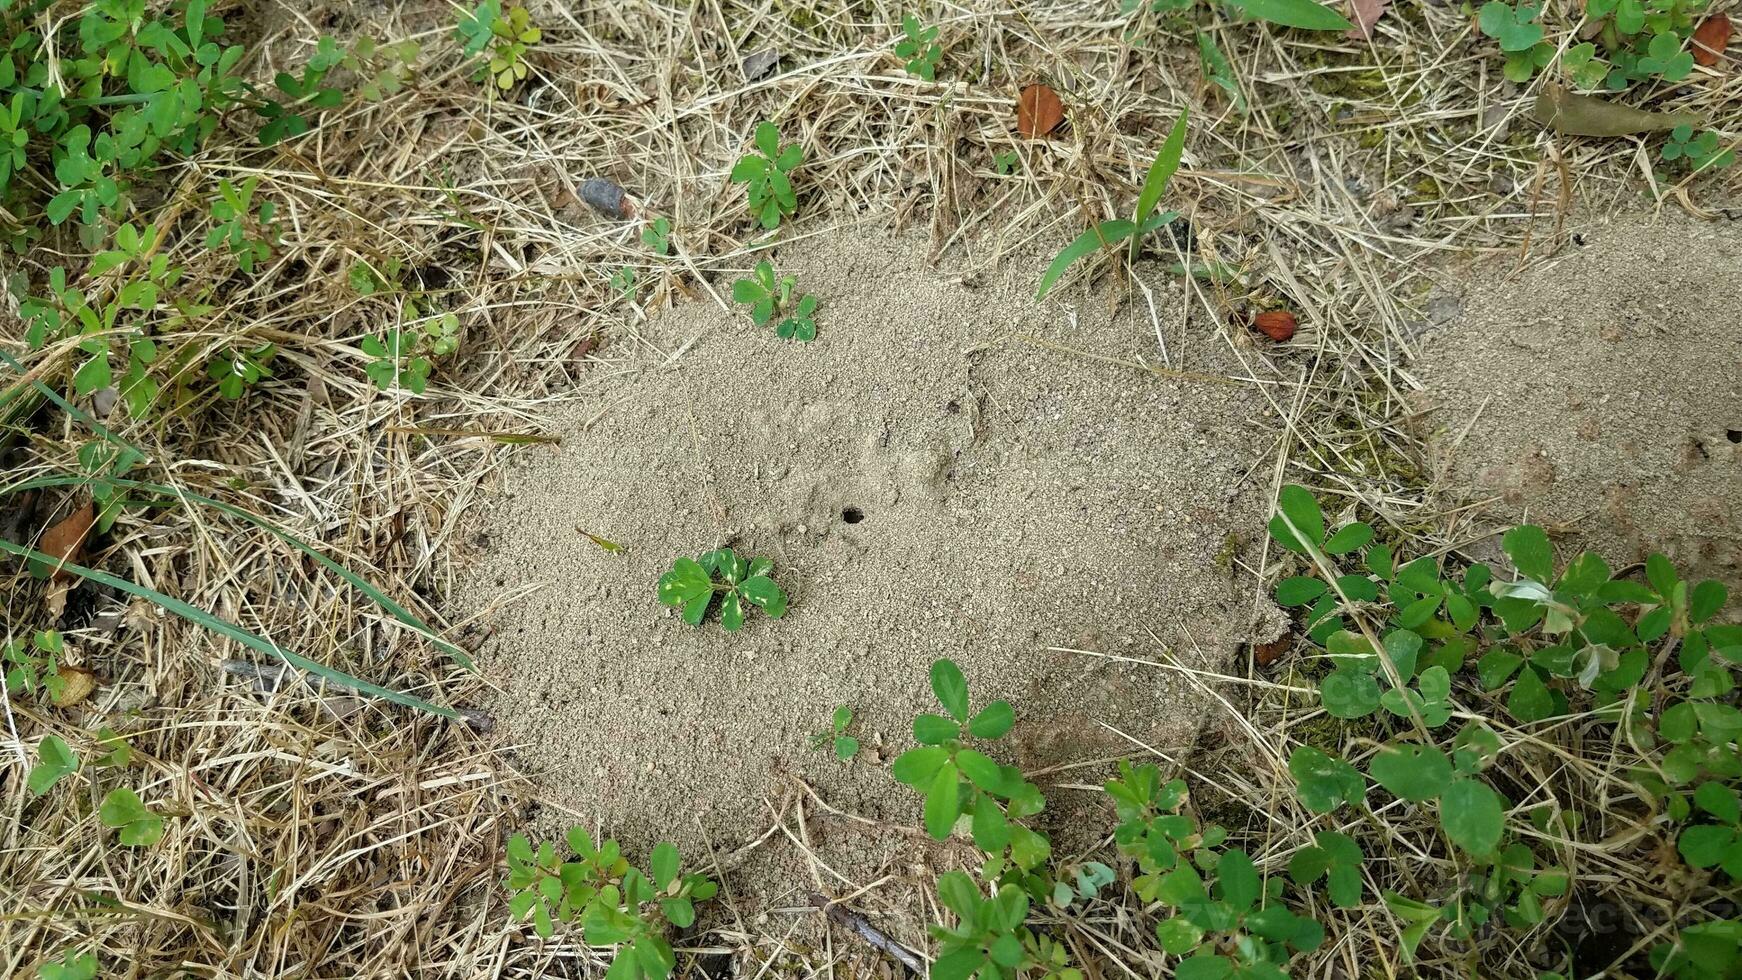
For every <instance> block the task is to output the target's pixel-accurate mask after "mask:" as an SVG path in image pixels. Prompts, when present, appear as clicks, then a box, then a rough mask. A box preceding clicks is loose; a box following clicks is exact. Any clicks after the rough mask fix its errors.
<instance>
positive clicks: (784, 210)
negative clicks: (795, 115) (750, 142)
mask: <svg viewBox="0 0 1742 980" xmlns="http://www.w3.org/2000/svg"><path fill="white" fill-rule="evenodd" d="M803 162H804V150H802V149H800V148H799V145H798V144H797V143H788V144H787V145H786V146H784V147H782V146H781V145H780V130H778V129H776V128H775V126H774V124H773V123H771V122H763V123H759V124H758V125H757V127H756V152H754V153H746V154H744V155H743V156H742V157H740V158H739V159H738V162H737V163H736V164H735V165H733V167H732V183H734V184H744V185H745V189H746V191H747V192H748V194H749V195H750V215H751V217H753V218H755V219H756V220H757V221H760V222H761V223H762V227H763V228H766V229H769V230H773V229H775V228H778V227H780V219H781V218H782V217H791V216H792V215H793V214H794V213H795V212H796V211H797V210H798V193H797V192H796V191H794V190H793V188H792V177H791V173H792V171H793V170H795V169H797V168H798V166H799V164H801V163H803Z"/></svg>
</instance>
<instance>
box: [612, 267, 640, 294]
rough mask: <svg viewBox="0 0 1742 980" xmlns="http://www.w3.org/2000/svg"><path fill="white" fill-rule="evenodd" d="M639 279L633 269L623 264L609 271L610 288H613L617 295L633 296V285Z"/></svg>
mask: <svg viewBox="0 0 1742 980" xmlns="http://www.w3.org/2000/svg"><path fill="white" fill-rule="evenodd" d="M639 279H640V277H639V276H637V275H636V274H635V270H634V269H632V268H630V267H629V266H623V267H622V268H620V269H618V270H617V271H616V272H613V273H611V288H612V289H615V290H616V291H617V295H619V296H625V297H627V296H634V295H635V286H636V283H637V282H638V281H639Z"/></svg>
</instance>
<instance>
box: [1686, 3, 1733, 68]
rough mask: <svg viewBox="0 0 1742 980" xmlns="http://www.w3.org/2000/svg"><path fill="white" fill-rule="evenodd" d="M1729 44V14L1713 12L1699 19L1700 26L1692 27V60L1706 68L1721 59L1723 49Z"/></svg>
mask: <svg viewBox="0 0 1742 980" xmlns="http://www.w3.org/2000/svg"><path fill="white" fill-rule="evenodd" d="M1729 46H1730V17H1729V15H1727V14H1722V13H1717V14H1713V15H1712V16H1710V17H1707V18H1706V19H1705V20H1702V21H1700V26H1698V27H1696V28H1694V60H1695V61H1697V62H1699V63H1700V64H1702V65H1705V66H1706V67H1707V68H1710V67H1712V66H1713V65H1715V64H1717V63H1718V62H1719V61H1722V60H1723V58H1724V49H1725V48H1727V47H1729Z"/></svg>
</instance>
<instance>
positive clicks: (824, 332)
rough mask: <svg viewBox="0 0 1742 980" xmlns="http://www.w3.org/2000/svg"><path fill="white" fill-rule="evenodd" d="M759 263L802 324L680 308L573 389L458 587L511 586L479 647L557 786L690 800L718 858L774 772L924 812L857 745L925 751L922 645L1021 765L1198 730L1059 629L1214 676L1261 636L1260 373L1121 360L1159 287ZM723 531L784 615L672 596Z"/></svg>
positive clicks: (495, 592)
mask: <svg viewBox="0 0 1742 980" xmlns="http://www.w3.org/2000/svg"><path fill="white" fill-rule="evenodd" d="M776 265H777V267H779V268H781V269H783V270H784V271H792V272H795V273H796V274H797V275H798V276H799V282H800V285H801V286H802V287H803V288H804V289H806V290H808V291H811V292H814V293H816V294H817V295H819V296H820V297H822V300H823V306H822V308H821V311H820V314H819V316H818V324H819V330H820V334H819V336H818V338H817V340H816V341H814V342H813V343H810V344H803V343H798V342H788V341H781V340H778V339H777V338H776V337H775V336H774V331H773V328H772V325H770V326H769V327H762V328H758V327H755V326H753V325H752V324H751V323H750V322H749V319H748V318H747V317H746V316H745V315H744V314H743V313H742V312H740V311H736V310H735V311H734V312H732V313H731V314H727V313H724V312H722V311H721V310H720V309H718V308H717V307H716V306H715V305H714V304H713V303H711V302H707V301H698V302H693V303H688V304H685V305H683V306H681V307H680V308H678V309H677V310H675V311H672V312H669V313H666V314H664V315H662V316H660V317H659V318H657V319H656V320H655V321H654V322H653V323H652V324H650V325H649V326H647V327H646V328H645V329H643V331H642V334H643V341H644V342H643V343H642V345H641V346H642V347H644V348H645V354H644V355H642V356H638V357H636V358H635V359H634V360H633V362H632V363H629V364H628V365H627V366H626V368H625V369H624V370H623V371H621V372H618V373H617V375H616V377H615V378H613V379H612V380H608V381H604V382H603V383H601V384H599V386H598V388H599V390H598V391H597V392H595V393H592V394H590V395H588V396H587V397H585V398H583V399H581V400H579V401H577V402H574V403H572V404H570V405H569V406H568V407H567V409H566V415H564V416H562V417H561V418H559V419H558V422H557V424H558V430H559V431H561V432H562V435H563V443H562V445H561V447H560V449H559V448H552V449H550V450H526V451H522V452H521V453H520V455H519V456H518V460H517V462H516V464H515V465H514V467H513V469H512V470H511V471H510V473H509V474H508V477H507V479H508V484H509V491H508V492H507V494H506V495H505V497H504V499H503V500H502V501H501V503H500V504H499V506H498V507H497V508H496V510H495V511H494V513H493V515H492V516H491V517H490V519H489V521H488V524H489V529H488V535H489V538H490V543H489V547H488V549H487V553H486V554H484V555H483V556H481V558H480V560H479V561H478V563H477V564H476V565H475V567H474V568H473V570H472V573H471V575H470V577H469V580H468V582H467V583H466V584H465V586H464V588H463V589H462V591H461V594H460V595H459V597H458V599H459V602H460V604H461V605H462V606H468V605H469V607H470V608H472V609H484V608H486V607H491V606H498V608H495V609H494V610H493V611H492V612H491V613H490V614H489V615H488V616H487V617H486V619H485V622H487V623H488V624H489V627H490V629H491V633H492V635H491V637H490V638H489V639H487V640H486V641H485V642H484V643H483V645H482V648H481V651H480V659H481V662H482V663H483V664H484V665H485V668H486V670H487V671H488V672H489V673H490V675H491V676H492V677H493V678H495V679H497V680H498V681H499V682H500V683H501V685H502V686H503V689H504V692H505V693H504V696H503V697H502V698H501V700H500V702H499V703H498V704H497V705H496V706H495V711H496V712H497V715H498V718H499V719H500V722H501V725H502V728H503V730H504V732H505V734H506V737H507V738H508V740H509V741H511V742H512V743H514V744H515V745H517V746H518V747H519V749H518V751H519V755H520V760H521V762H522V763H523V765H524V766H525V768H526V769H527V770H528V771H530V772H532V773H535V774H542V776H543V778H544V783H545V786H546V787H547V789H548V795H549V797H550V798H551V799H553V800H557V801H560V802H562V803H564V804H566V805H567V806H569V807H571V808H572V809H573V811H574V812H575V813H576V814H579V815H582V816H584V817H586V818H588V819H595V818H596V819H598V820H601V821H602V822H603V825H604V826H605V827H606V828H608V829H610V830H612V831H613V832H615V833H617V834H618V835H619V836H620V837H621V838H623V839H624V840H625V843H632V842H639V841H646V840H649V839H652V838H655V837H675V838H676V839H678V840H679V841H680V842H681V843H692V842H694V841H695V840H696V839H697V837H698V834H697V819H696V818H698V817H699V818H700V820H699V822H700V824H701V826H703V827H706V828H707V830H708V833H709V836H710V837H711V839H712V840H713V842H714V843H715V844H716V845H730V844H731V843H733V842H736V841H741V840H743V839H744V838H745V837H746V836H747V835H751V834H754V833H756V832H758V831H759V830H761V829H762V828H764V827H766V826H768V824H769V823H770V809H769V807H768V805H767V804H765V800H767V799H772V798H776V797H779V796H781V795H783V794H784V793H785V792H786V791H787V790H790V789H791V787H792V779H791V777H792V776H802V777H803V778H805V779H806V780H808V781H810V782H812V783H813V784H814V785H816V786H817V787H818V792H819V794H820V795H821V796H822V798H823V799H826V800H828V801H829V802H830V803H831V804H832V805H834V806H837V807H840V808H842V809H844V810H848V811H852V812H856V813H859V814H864V815H866V816H869V817H871V818H873V819H879V820H883V819H887V820H890V821H893V822H897V823H901V824H907V825H912V824H915V823H917V820H918V816H919V805H918V798H917V797H916V796H915V795H914V794H912V793H911V792H909V791H908V790H907V789H906V788H905V787H901V786H899V785H898V784H896V783H894V781H893V780H892V779H891V778H890V777H889V775H888V772H887V767H886V766H885V765H882V764H879V763H878V761H877V760H876V758H875V756H876V755H877V754H878V753H877V752H876V751H875V746H876V744H877V743H878V741H879V739H881V741H882V742H883V744H884V751H883V753H882V754H883V755H885V757H887V756H888V755H892V754H893V753H894V752H896V751H899V750H902V749H905V748H907V747H909V746H910V745H911V744H912V742H911V732H910V725H911V720H912V718H913V715H914V713H915V712H917V711H920V710H935V704H933V703H932V702H931V700H930V694H929V692H928V690H927V687H926V679H925V678H926V671H927V667H928V666H929V664H930V663H931V661H933V660H934V659H935V658H938V657H950V658H953V659H955V660H956V661H958V662H959V663H960V664H961V665H962V668H963V670H964V671H965V672H966V674H967V677H968V679H969V686H970V692H971V695H972V697H973V698H974V700H975V702H976V703H977V704H978V703H983V702H984V701H986V700H989V699H991V698H995V697H1002V698H1007V699H1009V700H1010V701H1011V702H1012V703H1013V704H1014V705H1015V708H1016V711H1017V716H1018V724H1017V727H1016V729H1015V730H1014V731H1013V733H1012V737H1011V742H1010V743H1009V746H1008V749H1007V751H1008V752H1010V753H1011V757H1012V758H1011V761H1016V762H1019V763H1020V764H1022V765H1024V766H1025V767H1028V768H1030V769H1033V768H1036V767H1044V766H1050V765H1058V764H1062V763H1068V762H1075V761H1079V760H1084V759H1095V758H1101V759H1103V760H1104V759H1105V758H1106V757H1107V756H1109V755H1112V754H1125V753H1129V752H1131V751H1133V749H1134V746H1133V745H1132V744H1131V743H1130V742H1128V741H1126V740H1124V739H1122V738H1120V737H1118V736H1116V735H1114V734H1112V733H1111V732H1109V731H1108V730H1107V729H1105V728H1103V727H1102V724H1101V723H1103V722H1104V723H1106V724H1107V725H1112V726H1116V727H1117V728H1119V729H1121V730H1122V731H1124V732H1126V733H1128V734H1129V735H1130V736H1132V737H1134V738H1136V739H1140V740H1142V741H1143V742H1145V743H1148V744H1150V745H1153V746H1155V747H1157V748H1162V749H1170V748H1171V749H1175V750H1177V749H1180V748H1182V747H1184V746H1187V745H1189V744H1190V742H1191V740H1192V739H1193V737H1194V733H1195V731H1196V728H1197V725H1198V722H1199V720H1200V717H1201V716H1202V715H1203V714H1204V709H1203V708H1202V705H1201V702H1200V700H1199V699H1198V698H1197V697H1195V696H1192V695H1191V694H1190V693H1189V692H1190V691H1191V684H1190V682H1189V681H1187V680H1185V679H1183V678H1181V677H1179V676H1178V675H1177V674H1173V673H1170V672H1167V671H1163V670H1159V669H1156V668H1153V667H1149V666H1140V665H1132V664H1121V663H1118V662H1114V661H1109V660H1107V659H1103V658H1097V657H1092V656H1085V655H1082V654H1071V653H1056V652H1048V649H1047V648H1048V647H1053V646H1061V647H1073V648H1081V649H1085V650H1092V651H1097V652H1100V653H1105V654H1114V655H1128V656H1138V657H1144V658H1149V659H1153V658H1155V657H1156V656H1157V654H1158V652H1159V651H1161V650H1162V649H1163V648H1164V647H1165V648H1169V649H1172V650H1173V651H1174V653H1175V655H1176V656H1178V657H1179V658H1180V659H1181V660H1182V661H1184V662H1187V663H1195V664H1202V665H1206V666H1214V665H1220V664H1221V663H1223V662H1224V660H1225V658H1227V657H1228V656H1229V655H1230V654H1231V653H1232V652H1233V651H1234V649H1235V648H1236V646H1237V644H1238V643H1239V642H1241V641H1243V640H1246V639H1247V638H1248V636H1249V633H1250V632H1251V630H1250V625H1251V621H1252V616H1253V609H1254V594H1255V590H1254V584H1253V583H1252V581H1251V580H1250V579H1249V578H1246V577H1240V576H1237V574H1236V568H1237V566H1236V565H1235V564H1234V560H1235V559H1237V558H1240V557H1251V554H1252V552H1251V550H1250V549H1251V546H1252V545H1253V543H1254V542H1256V541H1257V540H1258V536H1259V535H1260V533H1261V527H1262V520H1261V518H1262V511H1263V507H1264V503H1265V492H1264V486H1263V484H1264V482H1265V479H1266V475H1267V474H1268V472H1269V466H1268V465H1267V464H1266V461H1265V453H1266V452H1267V450H1266V449H1264V448H1263V447H1262V446H1261V445H1260V441H1261V440H1260V436H1259V434H1258V433H1257V431H1256V429H1255V427H1254V426H1253V425H1252V424H1251V422H1252V416H1253V415H1254V414H1255V413H1259V412H1262V411H1263V410H1264V409H1263V407H1262V406H1263V402H1262V400H1261V399H1260V398H1258V397H1257V396H1256V395H1255V394H1253V392H1252V389H1251V387H1250V386H1248V385H1246V384H1244V383H1241V382H1234V381H1228V380H1225V379H1223V378H1221V377H1219V376H1218V377H1206V378H1191V379H1182V378H1178V377H1165V378H1164V377H1159V376H1157V375H1156V374H1155V373H1153V372H1150V371H1146V370H1143V369H1141V368H1140V367H1139V366H1137V365H1135V364H1134V363H1132V362H1134V361H1135V359H1136V358H1138V357H1150V358H1153V357H1154V354H1155V349H1156V348H1155V334H1154V327H1153V325H1152V324H1151V321H1150V319H1149V315H1148V311H1147V308H1146V307H1145V308H1144V309H1143V310H1141V311H1127V312H1126V313H1124V314H1121V315H1119V316H1117V317H1109V316H1108V315H1107V314H1106V312H1105V305H1106V301H1105V297H1104V294H1098V295H1097V296H1096V297H1095V298H1094V299H1092V300H1084V301H1083V302H1081V303H1080V304H1078V305H1079V306H1080V307H1081V308H1080V309H1078V310H1076V311H1075V312H1074V313H1073V312H1072V310H1071V309H1070V308H1069V307H1068V306H1058V305H1052V304H1048V305H1047V306H1045V307H1037V306H1036V305H1035V304H1034V302H1033V301H1032V298H1031V290H1032V283H1033V281H1034V280H1033V278H1032V276H1031V275H1030V274H1029V273H1028V270H1023V272H1022V275H1020V276H1018V277H1016V278H1014V279H1012V280H1010V281H1008V282H1004V281H992V280H994V279H996V278H997V277H980V276H969V277H966V278H967V281H968V282H969V283H974V284H975V286H969V285H964V284H963V277H960V276H955V277H952V275H951V274H950V273H949V272H948V271H946V270H944V269H940V268H939V267H938V264H937V263H935V262H932V261H930V260H928V259H927V258H926V256H925V254H924V252H923V251H922V250H921V249H920V248H918V247H916V246H915V245H914V244H912V243H906V242H890V241H887V240H882V239H857V238H852V239H849V238H843V239H840V240H835V241H827V240H815V239H813V240H808V241H806V242H804V243H803V244H802V246H792V247H788V248H787V249H785V250H784V251H783V252H782V254H780V255H778V256H777V257H776ZM982 279H984V280H985V281H982ZM718 288H720V289H721V290H722V291H725V290H728V289H729V283H720V284H718ZM1168 295H1171V297H1172V298H1171V299H1169V300H1168V302H1167V308H1164V309H1163V310H1162V321H1163V322H1164V323H1170V324H1172V327H1171V329H1174V330H1177V329H1178V323H1179V322H1180V319H1181V317H1180V307H1179V304H1180V303H1183V301H1184V300H1183V294H1182V293H1179V292H1177V291H1176V292H1174V293H1172V294H1168ZM1169 316H1171V317H1172V319H1171V320H1170V319H1169ZM1022 335H1027V336H1028V338H1033V339H1025V338H1024V337H1023V336H1022ZM1185 339H1186V341H1187V342H1188V344H1189V350H1190V352H1191V354H1192V359H1191V363H1190V364H1188V365H1187V366H1188V367H1189V368H1191V369H1192V370H1194V371H1197V372H1203V373H1205V374H1212V373H1214V374H1218V375H1220V374H1224V373H1226V374H1236V375H1237V374H1238V373H1239V372H1238V370H1237V362H1235V361H1234V359H1233V358H1232V357H1229V356H1227V355H1226V353H1225V341H1224V340H1222V339H1221V338H1218V337H1215V336H1212V335H1210V334H1208V333H1207V332H1206V333H1204V334H1202V335H1197V336H1193V335H1191V334H1190V333H1189V332H1188V334H1187V335H1186V337H1185ZM692 341H693V343H692ZM1178 342H1179V340H1178V339H1176V340H1175V343H1176V344H1177V343H1178ZM1049 344H1051V345H1063V346H1068V347H1070V348H1074V352H1066V351H1064V350H1061V349H1059V347H1058V346H1049ZM623 346H625V345H621V344H620V345H619V348H621V347H623ZM1176 356H1177V353H1176ZM1109 359H1111V360H1109ZM1113 361H1122V362H1125V363H1113ZM1176 363H1177V362H1176ZM577 528H580V529H584V530H585V531H588V532H591V533H593V534H596V535H599V536H601V537H604V538H607V539H609V540H611V541H614V542H618V543H621V544H622V545H624V546H625V548H626V551H625V552H624V553H621V554H610V553H607V552H606V551H604V550H602V549H600V548H599V547H597V546H596V545H595V544H593V543H591V542H590V541H589V540H588V539H587V538H586V537H585V536H583V535H582V534H580V533H578V532H577V530H576V529H577ZM725 544H730V545H733V546H734V547H736V548H737V549H739V551H740V553H743V554H757V555H767V556H770V557H772V558H774V559H775V561H776V562H777V578H778V579H779V581H780V582H781V583H782V585H783V586H784V588H785V589H786V590H787V592H788V593H789V594H790V595H791V597H792V607H791V610H790V612H789V613H788V615H787V616H786V618H784V619H782V620H780V621H779V622H770V621H769V620H767V619H766V618H763V617H761V616H760V615H759V614H757V615H753V616H752V618H751V621H750V623H749V624H748V625H747V626H746V627H745V628H744V629H743V630H742V631H741V632H739V633H736V634H728V633H725V632H723V631H722V630H721V628H720V626H719V624H718V622H717V620H716V619H715V618H714V617H713V616H710V618H709V620H708V621H707V622H705V623H704V624H703V626H702V627H701V628H691V627H689V626H686V625H684V624H683V623H682V622H681V621H680V620H679V619H678V618H677V616H676V614H675V613H674V612H671V611H668V610H667V609H665V608H664V607H662V606H660V605H659V604H658V602H657V601H656V597H655V588H654V585H655V582H656V581H657V579H658V578H659V576H660V574H661V573H662V572H664V571H665V570H666V569H667V568H668V567H669V566H670V564H671V562H672V560H673V558H674V557H676V556H679V555H689V556H694V555H697V554H699V553H700V552H703V551H705V550H708V549H711V548H714V547H716V546H719V545H725ZM535 587H536V588H538V589H539V591H537V592H535V593H533V594H530V595H524V596H523V597H521V598H518V599H514V600H513V601H508V602H506V603H503V601H502V600H503V599H504V597H505V596H514V595H516V594H520V593H524V592H526V590H528V589H531V588H535ZM1261 631H1262V630H1261ZM1270 631H1271V632H1274V627H1272V628H1271V630H1270ZM1260 638H1261V639H1263V638H1267V637H1260ZM840 704H847V705H851V706H852V707H853V708H854V710H855V711H856V712H857V713H858V716H859V720H858V722H857V723H856V725H855V728H854V731H853V733H854V734H855V735H857V736H859V737H860V738H861V739H863V740H864V741H865V743H866V745H867V747H868V749H867V757H863V758H860V759H858V760H855V761H854V762H852V763H851V764H849V765H841V764H838V763H836V762H835V761H834V760H833V759H832V758H831V757H830V756H829V755H828V754H827V753H826V752H824V751H819V750H817V749H814V748H812V747H811V745H810V743H809V736H810V735H811V734H812V733H813V732H816V731H817V730H819V729H822V728H824V727H826V726H827V723H828V718H829V715H830V713H831V712H832V710H833V709H834V708H835V706H836V705H840ZM1104 771H1105V770H1104V767H1096V768H1094V769H1093V770H1090V771H1086V772H1083V773H1071V774H1069V775H1070V776H1071V777H1072V778H1073V779H1074V778H1076V777H1079V776H1080V777H1082V778H1086V779H1089V780H1098V779H1100V778H1102V775H1103V773H1104ZM1053 778H1060V777H1056V776H1055V777H1053ZM1043 782H1044V781H1043ZM1077 795H1078V796H1084V797H1087V796H1088V794H1080V793H1079V794H1077ZM1090 802H1098V801H1093V800H1091V801H1090ZM1060 807H1061V810H1068V801H1064V800H1061V801H1060Z"/></svg>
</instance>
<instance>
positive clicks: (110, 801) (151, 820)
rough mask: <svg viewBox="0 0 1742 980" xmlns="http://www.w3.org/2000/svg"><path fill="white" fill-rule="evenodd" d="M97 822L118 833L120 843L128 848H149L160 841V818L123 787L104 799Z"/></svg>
mask: <svg viewBox="0 0 1742 980" xmlns="http://www.w3.org/2000/svg"><path fill="white" fill-rule="evenodd" d="M97 819H98V820H100V821H101V822H102V824H103V826H105V827H108V828H110V829H112V830H117V831H119V832H120V838H121V843H123V844H126V845H127V846H128V847H150V846H151V845H153V844H155V843H157V842H158V841H160V840H162V839H163V818H162V817H160V816H158V815H157V814H156V813H153V812H152V811H151V808H150V807H147V806H146V805H145V804H144V803H143V802H142V801H141V800H140V799H139V794H137V793H135V792H133V791H132V790H130V789H128V788H127V787H125V786H121V787H117V788H115V789H112V790H110V791H109V795H108V796H105V797H103V805H102V806H101V807H100V808H99V809H98V810H97Z"/></svg>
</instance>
